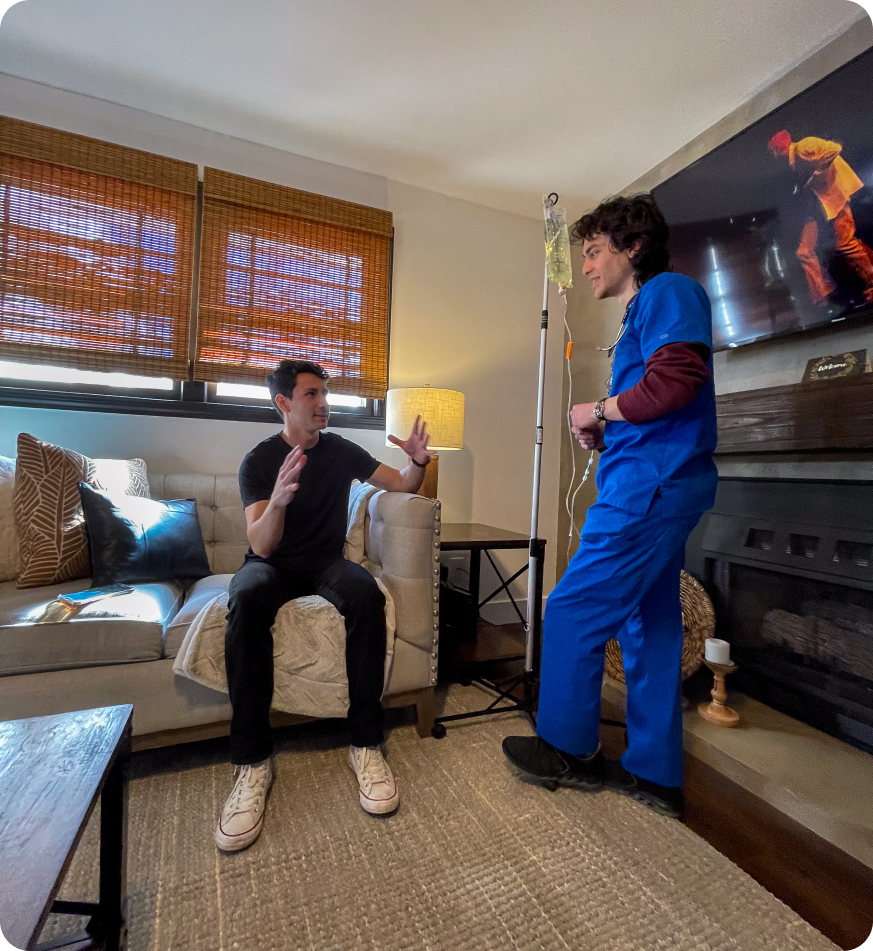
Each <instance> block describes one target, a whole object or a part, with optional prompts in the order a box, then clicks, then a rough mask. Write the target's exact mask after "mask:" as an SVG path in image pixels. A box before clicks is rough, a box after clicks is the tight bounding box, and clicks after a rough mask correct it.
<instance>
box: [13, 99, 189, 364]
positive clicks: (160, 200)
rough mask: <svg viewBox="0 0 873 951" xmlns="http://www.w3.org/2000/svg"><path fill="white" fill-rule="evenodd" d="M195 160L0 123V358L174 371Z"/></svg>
mask: <svg viewBox="0 0 873 951" xmlns="http://www.w3.org/2000/svg"><path fill="white" fill-rule="evenodd" d="M196 195H197V168H196V166H194V165H188V164H187V163H184V162H175V161H173V160H171V159H164V158H161V157H160V156H151V155H148V154H147V153H141V152H136V151H135V150H132V149H123V148H121V147H119V146H112V145H109V144H108V143H101V142H97V141H95V140H93V139H83V138H82V137H81V136H71V135H67V134H66V133H62V132H57V131H55V130H53V129H45V128H43V127H41V126H32V125H30V124H29V123H23V122H16V121H14V120H11V119H5V118H2V119H0V357H2V358H5V359H8V360H15V361H22V360H26V361H27V362H31V363H39V364H44V363H48V364H53V365H59V366H64V367H78V368H82V369H88V370H95V371H103V372H116V373H117V372H125V373H133V374H138V375H142V376H159V377H170V378H173V379H182V378H185V377H187V372H188V337H189V315H190V300H191V282H192V272H193V255H194V223H195V209H196Z"/></svg>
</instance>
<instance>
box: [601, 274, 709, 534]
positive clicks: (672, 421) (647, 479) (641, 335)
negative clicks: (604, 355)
mask: <svg viewBox="0 0 873 951" xmlns="http://www.w3.org/2000/svg"><path fill="white" fill-rule="evenodd" d="M626 320H627V327H626V329H625V332H624V335H623V336H622V338H621V340H619V342H618V345H617V346H616V348H615V357H614V361H613V368H612V387H611V389H610V394H609V395H610V396H612V395H613V394H618V393H621V392H622V391H623V390H627V389H629V388H630V387H632V386H634V385H635V384H636V383H639V381H640V380H641V379H642V376H643V374H644V373H645V371H646V361H647V360H648V359H649V357H651V356H652V355H653V354H654V353H655V351H657V350H659V349H660V348H661V347H663V346H665V345H666V344H668V343H703V344H706V346H707V347H709V348H710V349H712V312H711V309H710V304H709V298H708V297H707V296H706V291H704V289H703V288H702V287H701V286H700V285H699V284H698V283H697V282H696V281H693V280H691V278H690V277H685V275H683V274H672V273H670V272H666V271H665V272H663V273H661V274H658V275H656V276H655V277H653V278H651V279H650V280H648V281H646V283H645V284H643V286H642V287H641V288H640V289H639V291H638V292H637V295H636V297H634V298H633V300H632V301H631V305H630V309H629V311H628V314H627V316H626ZM709 369H710V374H711V373H712V357H711V356H710V359H709ZM604 441H605V443H606V446H607V448H606V449H604V450H603V452H602V453H601V455H600V464H599V466H598V469H597V489H598V495H597V501H598V503H605V504H606V505H610V506H614V507H615V508H618V509H621V510H623V511H624V512H628V513H630V514H631V515H645V514H646V513H647V512H648V511H649V508H650V506H651V504H652V500H653V499H654V498H655V496H656V494H657V492H658V490H659V489H660V499H659V503H658V511H659V513H661V514H663V515H664V516H665V517H668V518H669V517H675V516H678V515H691V514H694V513H701V512H705V511H706V510H707V509H709V508H711V507H712V505H713V503H714V502H715V489H716V485H717V483H718V472H717V470H716V467H715V464H714V463H713V461H712V453H713V451H714V450H715V444H716V441H717V432H716V418H715V388H714V386H713V383H712V378H711V376H710V380H709V382H708V383H707V384H706V385H705V386H704V387H703V388H702V389H701V391H700V392H699V393H698V394H697V396H696V398H695V399H694V400H693V401H692V402H691V403H690V404H689V405H688V406H686V407H684V408H683V409H678V410H675V411H674V412H672V413H668V414H667V415H666V416H662V417H661V418H660V419H653V420H650V421H649V422H646V423H640V424H639V425H637V426H635V425H633V424H632V423H626V422H608V423H607V424H606V431H605V433H604Z"/></svg>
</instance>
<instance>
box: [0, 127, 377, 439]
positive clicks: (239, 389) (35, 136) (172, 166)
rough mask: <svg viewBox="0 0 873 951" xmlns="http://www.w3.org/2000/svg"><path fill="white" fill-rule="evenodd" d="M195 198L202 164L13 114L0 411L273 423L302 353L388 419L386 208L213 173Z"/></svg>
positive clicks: (350, 409)
mask: <svg viewBox="0 0 873 951" xmlns="http://www.w3.org/2000/svg"><path fill="white" fill-rule="evenodd" d="M200 188H201V186H199V185H198V181H197V167H196V166H195V165H192V164H190V163H185V162H177V161H175V160H172V159H166V158H162V157H161V156H157V155H150V154H149V153H145V152H139V151H137V150H134V149H127V148H123V147H121V146H116V145H111V144H109V143H104V142H100V141H97V140H95V139H88V138H85V137H83V136H77V135H71V134H68V133H64V132H59V131H57V130H54V129H47V128H44V127H42V126H36V125H32V124H30V123H25V122H18V121H17V120H12V119H8V118H4V117H0V401H2V402H3V403H7V404H14V405H36V406H49V405H51V406H59V407H64V406H69V407H71V408H72V407H75V408H80V409H84V408H92V407H93V408H99V409H105V410H109V411H117V412H146V413H152V412H153V413H162V414H163V413H168V414H171V415H194V416H219V417H225V418H228V417H229V418H246V419H272V418H273V415H274V411H273V410H272V408H271V407H270V406H269V396H268V394H267V391H266V388H265V387H264V386H263V379H264V376H265V375H266V373H267V372H269V370H270V369H271V368H272V367H273V366H275V365H276V363H278V362H279V361H280V360H282V359H286V358H298V359H309V360H314V361H316V362H318V363H321V364H322V365H323V366H325V367H326V369H327V370H328V372H329V373H330V375H331V379H330V383H329V385H330V389H331V391H332V392H331V396H330V402H331V403H332V404H333V406H334V408H335V411H336V412H337V413H338V414H343V415H347V416H348V417H349V420H350V422H352V421H354V422H352V424H353V425H376V424H377V420H378V419H379V418H380V413H381V405H380V401H381V400H382V398H383V397H384V395H385V391H386V389H387V349H388V302H389V289H390V288H389V284H390V261H391V240H392V235H393V227H392V218H391V214H390V213H389V212H385V211H381V210H379V209H374V208H368V207H366V206H363V205H355V204H352V203H350V202H343V201H338V200H335V199H331V198H325V197H322V196H319V195H312V194H309V193H307V192H301V191H297V190H295V189H291V188H283V187H280V186H277V185H271V184H268V183H265V182H259V181H256V180H254V179H248V178H242V177H240V176H237V175H231V174H228V173H225V172H218V171H216V170H214V169H207V170H206V175H205V180H204V183H203V185H202V195H203V198H202V201H198V191H199V189H200ZM198 218H199V221H198ZM198 231H199V233H200V235H201V239H200V248H199V252H200V253H199V259H200V271H199V273H200V281H199V287H198V288H196V293H195V287H194V274H195V255H196V254H197V250H198V249H197V247H196V240H195V239H196V235H197V234H198ZM195 304H197V306H196V310H195ZM234 406H235V407H236V408H234ZM241 414H243V415H241ZM259 414H261V415H259ZM368 420H369V422H368Z"/></svg>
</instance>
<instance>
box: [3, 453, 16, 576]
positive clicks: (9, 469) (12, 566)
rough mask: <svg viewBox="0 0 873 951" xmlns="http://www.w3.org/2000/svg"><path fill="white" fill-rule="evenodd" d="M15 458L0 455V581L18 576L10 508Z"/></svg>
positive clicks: (14, 536)
mask: <svg viewBox="0 0 873 951" xmlns="http://www.w3.org/2000/svg"><path fill="white" fill-rule="evenodd" d="M14 488H15V460H14V459H8V458H7V457H6V456H0V581H13V580H14V579H15V578H17V577H18V529H17V528H16V526H15V512H14V510H13V508H12V490H13V489H14Z"/></svg>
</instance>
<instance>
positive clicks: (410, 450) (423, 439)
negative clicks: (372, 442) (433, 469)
mask: <svg viewBox="0 0 873 951" xmlns="http://www.w3.org/2000/svg"><path fill="white" fill-rule="evenodd" d="M429 438H430V437H429V436H428V433H427V423H426V422H425V421H424V420H423V419H422V418H421V417H420V416H416V417H415V423H413V426H412V433H411V435H410V437H409V439H398V438H397V437H396V436H389V437H388V441H389V442H392V443H394V445H395V446H397V448H398V449H402V450H403V451H404V452H405V453H406V455H407V456H409V458H410V459H414V460H415V461H416V462H417V463H419V464H420V465H423V464H427V463H428V462H430V457H431V453H430V452H428V448H427V441H428V439H429Z"/></svg>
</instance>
